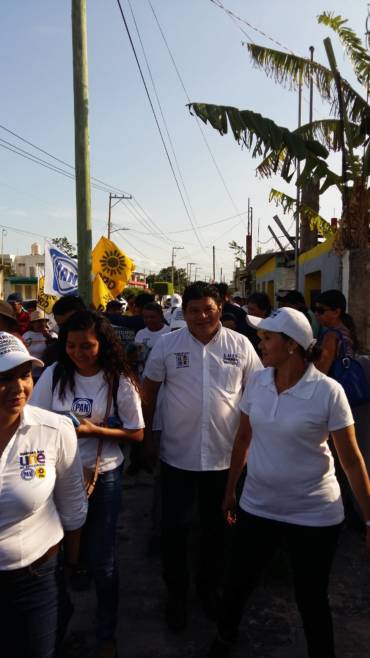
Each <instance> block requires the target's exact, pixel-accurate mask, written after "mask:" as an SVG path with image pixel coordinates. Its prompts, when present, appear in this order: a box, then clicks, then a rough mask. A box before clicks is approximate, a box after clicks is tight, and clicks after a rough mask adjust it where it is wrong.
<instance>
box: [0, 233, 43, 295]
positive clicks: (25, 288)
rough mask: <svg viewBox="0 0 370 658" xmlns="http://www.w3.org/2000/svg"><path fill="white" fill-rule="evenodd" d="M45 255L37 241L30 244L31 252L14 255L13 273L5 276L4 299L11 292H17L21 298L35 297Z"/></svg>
mask: <svg viewBox="0 0 370 658" xmlns="http://www.w3.org/2000/svg"><path fill="white" fill-rule="evenodd" d="M44 269H45V257H44V254H42V253H41V247H40V245H39V244H37V242H34V243H33V244H32V245H31V253H30V254H26V255H25V256H15V258H14V261H13V271H14V274H12V275H11V276H8V277H6V278H5V281H4V289H3V296H4V299H6V298H7V296H8V295H9V294H10V293H12V292H19V294H20V295H21V296H22V298H23V299H35V298H36V297H37V286H38V280H39V278H40V276H42V275H43V274H44Z"/></svg>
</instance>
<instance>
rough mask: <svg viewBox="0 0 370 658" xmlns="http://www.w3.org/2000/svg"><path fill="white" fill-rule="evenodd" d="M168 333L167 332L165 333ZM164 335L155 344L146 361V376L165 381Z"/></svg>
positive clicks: (157, 380)
mask: <svg viewBox="0 0 370 658" xmlns="http://www.w3.org/2000/svg"><path fill="white" fill-rule="evenodd" d="M165 335H167V334H165ZM163 345H164V340H163V336H161V337H160V339H159V341H158V342H157V343H156V344H155V345H154V347H153V349H152V351H151V352H150V354H149V357H148V360H147V362H146V366H145V370H144V375H143V376H144V377H147V378H148V379H152V380H153V381H154V382H163V381H164V379H165V375H166V366H165V362H164V355H163Z"/></svg>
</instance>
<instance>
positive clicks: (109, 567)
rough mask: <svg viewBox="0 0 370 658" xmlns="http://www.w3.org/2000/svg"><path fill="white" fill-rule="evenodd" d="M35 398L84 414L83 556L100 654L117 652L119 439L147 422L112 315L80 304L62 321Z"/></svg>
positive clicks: (136, 436) (132, 436)
mask: <svg viewBox="0 0 370 658" xmlns="http://www.w3.org/2000/svg"><path fill="white" fill-rule="evenodd" d="M110 387H113V399H112V403H111V406H110V409H109V410H108V416H109V418H108V422H107V423H104V425H102V423H103V422H104V419H105V417H106V415H107V413H106V412H107V401H108V398H109V390H110ZM32 403H33V404H35V405H38V406H41V407H44V408H46V409H52V410H53V411H58V412H72V413H73V414H75V415H76V416H77V417H78V420H79V422H80V424H79V426H78V427H77V429H76V432H77V437H78V443H79V448H80V455H81V460H82V464H83V466H84V468H85V469H89V471H90V472H93V471H94V470H95V469H96V468H97V467H98V472H99V476H98V479H97V483H96V486H95V489H94V491H93V493H92V495H91V497H90V499H89V511H88V516H87V521H86V525H85V527H84V531H83V539H82V545H83V546H82V548H83V551H82V552H83V555H82V557H84V558H85V559H86V563H87V567H88V569H89V571H90V572H91V574H92V576H93V579H94V582H95V587H96V594H97V618H96V635H97V644H98V655H101V656H104V657H106V658H110V657H111V656H112V657H113V656H115V655H116V649H115V629H116V623H117V610H118V591H119V586H118V570H117V562H116V555H115V538H116V525H117V518H118V513H119V509H120V502H121V495H122V470H123V469H122V466H123V455H122V451H121V449H120V443H122V442H123V441H127V440H129V441H141V440H142V438H143V427H144V422H143V417H142V412H141V401H140V396H139V393H138V390H137V386H136V383H135V380H134V378H133V375H132V374H131V371H130V369H129V367H128V365H127V362H126V358H125V354H124V350H123V347H122V345H121V342H120V341H119V339H118V338H117V336H116V334H115V332H114V329H113V328H112V327H111V325H110V323H109V322H108V320H107V319H106V318H104V317H102V316H100V315H97V314H96V313H93V312H92V311H79V312H77V313H75V314H73V315H72V316H71V317H70V318H69V319H68V320H67V322H66V323H65V324H63V326H62V327H61V329H60V333H59V359H58V362H57V363H56V364H54V365H52V366H50V367H49V368H47V369H46V370H45V371H44V373H43V374H42V376H41V377H40V379H39V381H38V383H37V385H36V387H35V390H34V394H33V397H32ZM107 425H108V426H107ZM100 450H101V454H100V457H98V453H99V451H100Z"/></svg>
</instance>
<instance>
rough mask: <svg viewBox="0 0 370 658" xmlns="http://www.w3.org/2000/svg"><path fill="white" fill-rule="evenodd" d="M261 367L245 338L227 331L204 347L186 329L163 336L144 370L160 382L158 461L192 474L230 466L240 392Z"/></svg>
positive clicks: (147, 374)
mask: <svg viewBox="0 0 370 658" xmlns="http://www.w3.org/2000/svg"><path fill="white" fill-rule="evenodd" d="M261 368H262V364H261V362H260V360H259V358H258V356H257V355H256V352H255V351H254V349H253V347H252V345H251V343H250V342H249V340H248V339H247V338H245V337H244V336H242V335H241V334H238V333H236V332H235V331H231V330H229V329H226V328H225V327H221V326H220V328H219V330H218V331H217V334H216V335H215V336H214V337H213V338H212V340H211V341H210V342H209V343H207V345H204V344H203V343H201V342H200V341H198V340H197V339H196V338H194V336H193V335H192V334H191V333H190V331H189V330H188V328H187V327H184V328H183V329H179V330H178V331H174V332H171V333H169V334H167V335H166V336H162V337H161V339H160V340H159V341H158V343H157V344H156V345H155V347H154V348H153V349H152V352H151V354H150V357H149V359H148V361H147V364H146V368H145V372H144V376H145V377H148V378H149V379H152V380H154V381H156V382H163V384H164V385H163V387H162V388H163V402H162V435H161V444H160V458H161V460H162V461H164V462H166V463H167V464H170V465H171V466H175V467H177V468H181V469H185V470H190V471H214V470H216V471H217V470H222V469H226V468H229V466H230V457H231V450H232V446H233V441H234V437H235V433H236V430H237V428H238V422H239V410H238V405H239V401H240V398H241V395H242V390H243V387H244V386H246V385H247V383H248V381H249V377H250V376H251V375H252V374H253V373H254V372H255V371H256V370H259V369H261Z"/></svg>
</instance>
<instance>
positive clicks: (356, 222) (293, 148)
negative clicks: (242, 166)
mask: <svg viewBox="0 0 370 658" xmlns="http://www.w3.org/2000/svg"><path fill="white" fill-rule="evenodd" d="M318 22H319V23H321V24H323V25H326V26H327V27H329V28H330V29H332V30H333V31H334V32H335V34H336V35H337V36H338V38H339V40H340V42H341V44H342V45H343V47H344V49H345V51H346V53H347V55H348V57H349V60H350V62H351V64H352V68H353V71H354V74H355V77H356V79H357V82H358V84H359V86H360V87H362V88H363V89H364V91H365V97H366V96H367V94H368V90H369V82H370V56H369V54H368V52H367V50H366V49H365V48H364V47H363V45H362V43H361V40H360V39H359V38H358V37H357V35H356V34H355V33H354V32H353V30H351V29H350V28H349V27H348V26H347V21H346V20H345V19H343V18H342V17H341V16H336V15H334V14H333V13H329V12H324V13H322V14H321V15H320V16H318ZM324 43H325V47H326V52H327V56H328V63H329V65H328V66H323V65H322V64H320V63H319V62H315V61H311V59H309V58H303V57H298V56H296V55H294V54H291V53H287V52H281V51H278V50H273V49H270V48H264V47H262V46H259V45H256V44H251V43H249V44H246V48H247V49H248V52H249V54H250V57H251V60H252V62H253V64H254V66H256V67H257V68H260V69H262V70H263V71H264V72H265V73H266V75H267V76H268V77H271V78H272V79H273V80H274V81H275V82H276V83H278V84H280V85H281V86H283V87H289V88H290V89H293V90H298V88H299V85H300V84H302V85H303V86H307V87H309V86H310V84H311V81H312V83H313V85H314V87H315V88H316V90H317V91H318V93H319V95H320V96H321V98H322V99H323V100H324V101H327V102H328V104H329V110H330V111H329V114H330V118H327V117H325V118H323V119H321V120H318V121H313V122H311V123H308V124H306V125H304V126H302V127H301V128H298V129H296V130H293V131H289V130H288V129H287V128H282V127H280V126H277V125H276V124H275V123H274V122H273V121H272V120H271V119H268V118H265V117H262V116H261V115H259V114H255V113H253V112H252V111H251V110H238V109H236V108H232V107H227V106H217V105H209V104H204V103H192V104H191V105H190V110H191V111H193V112H194V113H195V114H197V115H198V116H199V117H200V118H201V119H202V120H203V121H204V122H206V123H207V122H209V123H210V124H211V125H212V126H213V128H215V129H216V130H218V131H219V132H220V133H221V134H226V133H227V132H228V129H229V128H230V129H231V131H232V133H233V135H234V138H235V139H236V140H237V141H238V142H239V143H242V144H243V145H244V146H245V147H246V148H248V149H249V150H250V151H251V153H252V156H253V157H261V158H262V161H261V162H260V163H259V165H258V167H257V173H258V174H259V175H260V176H262V177H264V176H271V175H272V174H280V175H281V177H282V178H283V180H285V181H287V182H288V183H290V182H292V180H293V178H294V175H295V173H296V171H297V163H298V162H299V163H300V165H301V166H300V171H301V173H300V175H299V177H297V178H296V181H295V182H296V185H297V186H299V187H304V186H307V185H311V187H314V186H317V188H318V191H319V194H323V193H324V192H325V191H326V190H327V189H329V188H330V187H331V186H336V187H337V188H338V189H339V190H340V193H341V195H342V201H343V203H342V217H341V222H340V224H339V229H338V231H337V233H336V240H335V243H336V248H337V249H338V251H342V250H345V249H348V250H360V251H361V250H363V251H364V252H365V254H362V256H361V262H362V263H363V272H362V273H361V271H360V272H359V273H358V276H361V279H362V280H365V279H366V281H367V280H368V279H369V275H368V270H367V269H366V268H367V267H368V264H369V263H368V252H369V250H368V235H369V201H370V199H369V190H368V176H369V174H370V107H369V103H368V102H367V100H366V98H365V97H364V96H363V95H362V94H361V93H360V92H358V91H357V90H356V89H355V88H354V87H353V86H352V85H351V84H349V82H348V81H347V80H345V79H344V78H343V77H342V76H341V75H340V73H339V71H338V68H337V65H336V62H335V57H334V53H333V50H332V47H331V42H330V39H326V40H325V42H324ZM332 151H338V152H341V154H342V166H341V171H339V172H336V171H334V170H333V169H331V168H330V166H329V163H328V161H327V158H328V153H329V152H332ZM304 205H305V206H306V208H308V209H309V210H308V211H307V214H306V215H305V214H304V213H303V214H302V216H303V217H304V218H305V219H306V221H311V219H309V218H310V214H311V218H312V213H313V214H316V215H317V214H318V208H310V207H309V206H308V205H307V204H304ZM298 210H299V209H298ZM307 218H308V219H307ZM358 287H360V286H358ZM369 294H370V290H369ZM355 297H356V294H355V292H353V297H352V298H353V299H355ZM356 306H358V305H357V304H356ZM361 306H362V309H363V308H364V306H366V305H364V304H363V300H362V303H361ZM359 315H361V313H359ZM358 320H359V323H360V324H361V327H360V334H362V338H363V340H364V338H365V334H366V331H367V317H366V318H365V316H364V314H363V313H362V317H361V318H360V317H359V318H358ZM369 339H370V337H369Z"/></svg>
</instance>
